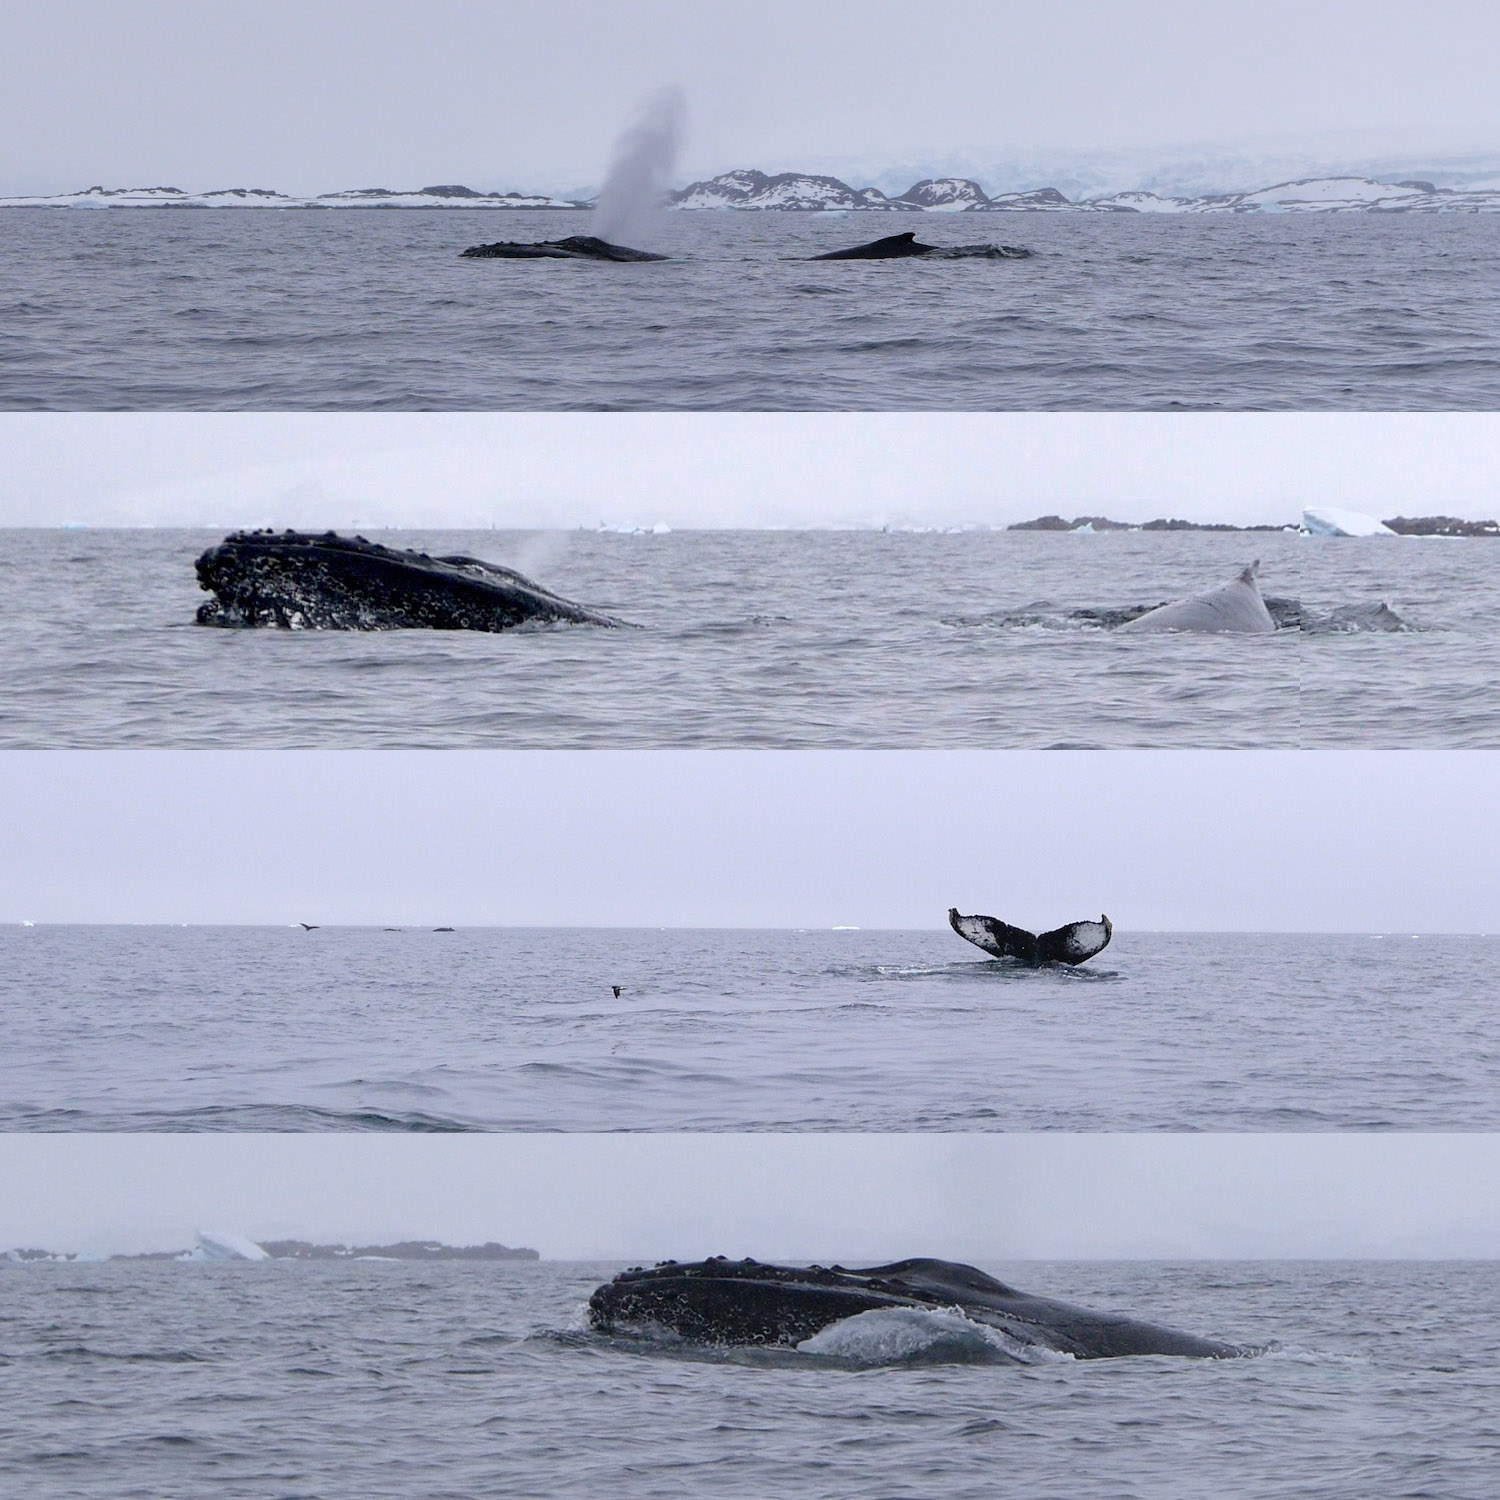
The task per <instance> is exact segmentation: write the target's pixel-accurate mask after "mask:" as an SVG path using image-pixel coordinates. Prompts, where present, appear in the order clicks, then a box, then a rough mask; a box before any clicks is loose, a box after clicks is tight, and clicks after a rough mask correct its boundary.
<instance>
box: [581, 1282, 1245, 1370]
mask: <svg viewBox="0 0 1500 1500" xmlns="http://www.w3.org/2000/svg"><path fill="white" fill-rule="evenodd" d="M890 1308H917V1309H923V1308H926V1309H932V1310H939V1311H941V1310H951V1309H954V1308H957V1309H959V1310H960V1311H962V1312H963V1313H964V1314H965V1316H967V1317H968V1318H970V1319H971V1320H972V1321H974V1322H976V1323H983V1324H985V1325H986V1326H988V1327H990V1328H995V1329H998V1330H999V1331H1000V1332H1002V1333H1004V1334H1005V1335H1007V1337H1009V1338H1010V1339H1012V1340H1014V1341H1015V1342H1016V1343H1018V1344H1020V1345H1023V1346H1025V1347H1029V1348H1040V1349H1052V1350H1056V1351H1057V1352H1059V1353H1062V1354H1071V1355H1073V1356H1075V1357H1076V1358H1078V1359H1112V1358H1115V1357H1117V1356H1121V1355H1127V1354H1176V1355H1183V1356H1185V1357H1187V1358H1190V1359H1230V1358H1234V1357H1236V1356H1240V1355H1246V1354H1251V1353H1255V1352H1258V1351H1256V1350H1253V1349H1251V1348H1248V1347H1246V1346H1243V1345H1236V1344H1226V1343H1222V1342H1220V1341H1218V1340H1216V1339H1205V1338H1199V1337H1197V1336H1196V1335H1194V1334H1191V1333H1180V1332H1179V1331H1178V1330H1176V1329H1174V1328H1163V1327H1161V1326H1160V1325H1158V1324H1155V1323H1143V1322H1140V1321H1138V1320H1137V1319H1135V1318H1128V1317H1124V1316H1122V1315H1121V1314H1119V1313H1107V1312H1093V1311H1091V1310H1090V1309H1088V1308H1083V1307H1075V1306H1074V1305H1072V1304H1071V1303H1068V1302H1056V1301H1053V1300H1052V1299H1051V1298H1050V1297H1033V1296H1031V1295H1029V1294H1028V1293H1026V1292H1020V1291H1017V1290H1016V1289H1015V1288H1014V1287H1009V1286H1006V1285H1005V1283H1004V1282H1001V1281H996V1280H995V1278H994V1277H993V1276H987V1275H985V1273H984V1272H983V1271H979V1270H976V1269H975V1268H974V1267H973V1266H965V1265H958V1264H956V1263H954V1262H953V1261H946V1260H930V1259H915V1260H898V1261H894V1262H892V1263H891V1264H890V1265H885V1266H870V1267H867V1268H866V1269H863V1270H846V1269H845V1268H844V1267H843V1266H776V1265H764V1264H762V1263H761V1262H759V1261H754V1260H725V1259H724V1258H723V1257H722V1256H715V1257H713V1258H712V1259H710V1260H702V1261H694V1262H692V1263H689V1264H682V1265H679V1264H678V1263H677V1262H676V1261H670V1260H669V1261H664V1262H662V1263H661V1264H660V1265H658V1266H655V1267H653V1268H651V1269H650V1270H647V1269H645V1268H644V1267H640V1266H637V1267H635V1268H634V1269H632V1270H629V1271H622V1272H621V1273H620V1274H619V1275H618V1276H616V1277H615V1279H614V1280H613V1281H609V1282H606V1283H605V1284H604V1285H603V1286H601V1287H598V1288H597V1289H596V1290H595V1292H594V1294H593V1296H592V1297H590V1298H589V1321H590V1323H591V1325H592V1326H593V1327H594V1328H595V1329H596V1330H598V1331H599V1332H601V1333H629V1332H632V1331H634V1330H637V1329H642V1328H645V1329H650V1328H661V1329H666V1330H668V1331H669V1332H671V1333H673V1334H676V1335H677V1336H678V1337H680V1338H684V1339H688V1340H691V1341H692V1342H694V1343H701V1344H755V1345H763V1346H764V1345H781V1346H783V1347H796V1346H797V1345H799V1344H802V1343H804V1342H805V1341H806V1340H808V1339H811V1338H813V1337H815V1336H816V1335H817V1334H819V1333H821V1332H822V1331H823V1330H825V1329H827V1328H829V1327H830V1326H832V1325H833V1324H835V1323H839V1322H841V1321H843V1320H844V1319H845V1318H853V1317H857V1316H859V1315H860V1314H861V1313H867V1312H875V1311H879V1310H883V1309H890Z"/></svg>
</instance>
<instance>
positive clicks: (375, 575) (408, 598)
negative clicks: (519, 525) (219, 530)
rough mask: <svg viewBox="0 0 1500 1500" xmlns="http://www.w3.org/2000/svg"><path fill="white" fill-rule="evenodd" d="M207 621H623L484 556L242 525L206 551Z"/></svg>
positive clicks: (433, 626) (202, 580) (469, 626)
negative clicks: (433, 554)
mask: <svg viewBox="0 0 1500 1500" xmlns="http://www.w3.org/2000/svg"><path fill="white" fill-rule="evenodd" d="M196 568H197V572H198V586H199V588H202V589H206V590H207V591H208V592H210V593H211V594H213V596H214V597H213V598H212V599H211V600H209V601H208V602H206V603H204V604H201V605H199V606H198V623H199V624H200V625H230V626H254V625H271V626H280V627H281V628H283V629H294V630H413V629H425V630H488V631H496V630H510V629H513V628H514V627H515V626H517V625H524V624H525V623H527V622H528V621H531V620H536V621H544V622H551V621H567V622H570V623H572V624H576V625H620V624H622V623H623V622H622V621H620V620H613V619H611V618H610V617H609V616H608V615H601V614H597V613H596V612H595V611H594V610H591V609H586V608H585V607H584V606H583V605H581V604H574V603H573V602H572V601H571V600H568V599H564V598H561V597H560V596H559V595H557V594H553V593H549V592H548V591H547V590H546V589H544V588H542V587H541V586H540V585H538V584H535V583H533V582H532V581H531V580H530V579H529V578H524V577H522V575H521V574H519V573H517V572H515V571H513V570H512V569H510V568H502V567H500V566H498V565H497V564H495V563H488V562H482V561H481V560H480V559H479V558H477V557H462V556H457V557H429V556H428V555H427V554H426V553H425V552H410V551H405V550H401V549H396V548H391V547H383V546H381V545H380V544H379V543H378V542H367V541H366V540H365V539H364V538H363V537H359V536H356V537H341V536H339V535H337V534H336V533H334V532H332V531H326V532H323V533H322V534H321V535H314V534H312V533H309V532H304V531H282V532H276V531H236V532H232V533H231V534H230V535H229V536H227V537H225V538H224V540H223V541H222V542H220V543H219V545H218V546H216V547H210V548H209V549H208V550H207V551H206V552H205V553H203V555H202V556H201V557H200V558H199V559H198V561H197V564H196Z"/></svg>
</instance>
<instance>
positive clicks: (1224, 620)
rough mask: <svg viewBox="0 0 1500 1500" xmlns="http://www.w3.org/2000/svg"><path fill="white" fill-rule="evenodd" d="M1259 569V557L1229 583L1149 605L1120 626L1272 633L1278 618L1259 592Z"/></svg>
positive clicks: (1211, 631)
mask: <svg viewBox="0 0 1500 1500" xmlns="http://www.w3.org/2000/svg"><path fill="white" fill-rule="evenodd" d="M1259 571H1260V562H1259V561H1258V560H1257V561H1255V562H1253V563H1251V564H1250V566H1249V567H1248V568H1245V569H1244V570H1243V571H1242V572H1241V573H1240V574H1239V576H1238V577H1236V578H1234V579H1232V580H1231V581H1230V582H1229V583H1223V584H1220V585H1219V587H1218V588H1216V589H1205V590H1204V591H1203V593H1201V594H1191V595H1189V596H1188V597H1187V598H1186V599H1177V600H1174V601H1173V602H1172V603H1171V604H1162V605H1159V606H1158V607H1157V608H1156V609H1148V610H1147V611H1146V613H1145V614H1143V615H1137V616H1136V617H1135V619H1133V620H1127V621H1126V622H1125V623H1124V624H1123V625H1121V626H1118V627H1117V628H1118V629H1120V630H1129V631H1137V632H1140V633H1143V634H1144V633H1148V632H1150V631H1157V630H1196V631H1200V632H1204V633H1208V634H1227V633H1235V634H1240V635H1266V634H1269V633H1270V632H1271V631H1273V630H1275V629H1276V621H1275V620H1273V619H1272V618H1271V612H1270V610H1268V609H1267V608H1266V601H1265V600H1264V599H1262V598H1261V596H1260V585H1259V584H1258V583H1256V581H1255V576H1256V574H1257V573H1258V572H1259Z"/></svg>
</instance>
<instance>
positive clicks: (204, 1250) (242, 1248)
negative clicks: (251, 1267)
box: [179, 1229, 271, 1260]
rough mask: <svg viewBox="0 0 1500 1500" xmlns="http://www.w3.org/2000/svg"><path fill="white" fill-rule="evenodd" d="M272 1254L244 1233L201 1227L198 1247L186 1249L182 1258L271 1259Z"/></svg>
mask: <svg viewBox="0 0 1500 1500" xmlns="http://www.w3.org/2000/svg"><path fill="white" fill-rule="evenodd" d="M270 1258H271V1257H270V1256H269V1255H268V1254H267V1253H266V1252H265V1251H264V1250H262V1249H261V1248H260V1246H259V1245H257V1244H256V1243H255V1241H254V1240H247V1239H246V1238H245V1236H244V1235H242V1234H229V1233H227V1232H225V1231H224V1230H219V1229H200V1230H199V1231H198V1245H197V1248H196V1249H193V1250H188V1251H185V1252H184V1253H183V1254H182V1255H181V1256H180V1257H179V1259H181V1260H270Z"/></svg>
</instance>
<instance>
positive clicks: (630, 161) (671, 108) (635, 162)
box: [594, 88, 686, 245]
mask: <svg viewBox="0 0 1500 1500" xmlns="http://www.w3.org/2000/svg"><path fill="white" fill-rule="evenodd" d="M685 112H686V106H685V104H684V101H683V97H682V90H681V89H677V88H662V89H657V90H656V92H655V93H653V94H650V95H648V96H647V97H646V98H645V99H644V100H643V101H642V102H641V105H640V108H639V109H638V110H637V111H636V116H635V119H634V120H632V121H631V123H630V124H629V125H628V126H627V127H626V128H625V131H624V133H623V134H622V135H621V136H620V138H619V140H617V141H616V142H615V155H614V160H613V161H612V162H611V163H610V167H609V175H608V176H607V177H606V178H605V180H604V186H603V188H601V189H600V192H599V200H598V202H597V203H596V204H595V205H594V232H595V233H596V234H597V235H598V236H599V238H600V239H602V240H608V241H609V242H610V243H611V244H615V245H629V244H632V243H633V242H634V241H635V240H637V239H639V238H640V237H642V236H643V235H644V234H645V233H646V232H647V231H648V230H649V228H650V225H651V220H652V218H653V217H654V216H655V214H656V211H657V209H658V208H659V207H660V204H661V198H662V194H663V193H664V192H665V191H666V187H667V183H668V180H669V179H670V177H671V175H672V168H673V167H674V166H675V165H676V163H677V148H678V146H679V144H680V143H681V140H682V128H683V117H684V114H685Z"/></svg>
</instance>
